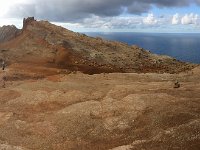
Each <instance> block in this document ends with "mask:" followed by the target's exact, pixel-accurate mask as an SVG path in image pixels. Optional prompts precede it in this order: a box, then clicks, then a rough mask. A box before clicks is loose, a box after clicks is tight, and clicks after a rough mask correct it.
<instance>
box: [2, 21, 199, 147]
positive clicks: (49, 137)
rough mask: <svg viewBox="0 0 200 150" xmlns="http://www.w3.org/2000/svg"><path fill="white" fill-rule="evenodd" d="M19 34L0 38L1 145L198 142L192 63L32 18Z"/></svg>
mask: <svg viewBox="0 0 200 150" xmlns="http://www.w3.org/2000/svg"><path fill="white" fill-rule="evenodd" d="M18 33H19V34H16V36H14V38H7V36H9V34H6V36H4V38H3V39H4V42H2V43H0V57H1V59H6V62H7V63H8V64H9V66H8V67H6V69H5V70H1V69H0V150H199V149H200V145H199V143H200V93H199V91H200V67H199V66H198V67H195V65H191V64H187V63H184V62H180V61H177V60H175V59H173V58H170V57H167V56H158V55H154V54H151V53H150V52H148V51H146V50H144V49H141V48H139V47H137V46H128V45H126V44H124V43H119V42H111V41H107V40H103V39H101V38H91V37H88V36H86V35H83V34H79V33H74V32H72V31H69V30H66V29H64V28H62V27H58V26H55V25H53V24H50V23H49V22H46V21H36V20H34V18H28V19H24V24H23V29H22V30H19V31H18ZM11 34H12V33H11ZM193 67H195V68H193ZM192 68H193V69H192ZM190 69H191V70H190ZM77 70H79V71H77ZM186 70H187V71H186ZM188 70H189V71H188ZM80 71H81V72H80ZM182 71H186V72H182ZM82 72H83V73H82ZM101 72H102V73H101ZM103 72H123V73H103ZM124 72H136V73H124ZM137 72H139V73H137ZM141 72H150V73H145V74H143V73H141ZM152 72H155V73H152ZM158 72H160V73H162V74H159V73H158ZM163 72H168V73H163ZM178 72H181V73H178ZM84 73H89V74H93V73H100V74H94V75H88V74H84ZM169 73H174V74H169ZM176 73H178V74H176ZM176 80H178V81H179V83H180V87H179V88H174V83H175V81H176Z"/></svg>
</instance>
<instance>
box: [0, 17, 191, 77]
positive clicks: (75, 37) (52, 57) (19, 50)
mask: <svg viewBox="0 0 200 150" xmlns="http://www.w3.org/2000/svg"><path fill="white" fill-rule="evenodd" d="M4 28H5V27H4ZM9 29H13V30H14V31H13V32H12V34H8V35H9V36H6V37H5V36H4V34H2V37H3V38H0V40H1V39H2V40H1V41H3V43H0V52H1V53H0V57H1V58H2V59H6V60H7V62H8V63H9V64H12V63H16V62H17V63H31V64H38V65H41V66H51V67H60V68H65V69H68V70H71V71H81V72H83V73H89V74H94V73H101V72H160V73H163V72H168V73H178V72H182V71H186V70H189V69H191V68H193V65H190V64H187V63H183V62H180V61H177V60H176V59H174V58H171V57H168V56H158V55H155V54H152V53H150V52H149V51H146V50H144V49H142V48H139V47H137V46H129V45H127V44H125V43H120V42H114V41H108V40H104V39H101V38H92V37H88V36H86V35H84V34H79V33H75V32H72V31H69V30H67V29H65V28H62V27H59V26H56V25H53V24H51V23H49V22H47V21H36V20H35V19H34V18H33V17H31V18H27V19H24V21H23V29H22V30H21V31H19V30H18V29H16V28H15V27H14V26H12V28H11V27H9ZM6 31H7V30H3V32H4V33H6ZM11 31H12V30H9V33H10V32H11ZM6 35H7V34H6ZM11 37H12V38H11ZM13 37H15V38H13Z"/></svg>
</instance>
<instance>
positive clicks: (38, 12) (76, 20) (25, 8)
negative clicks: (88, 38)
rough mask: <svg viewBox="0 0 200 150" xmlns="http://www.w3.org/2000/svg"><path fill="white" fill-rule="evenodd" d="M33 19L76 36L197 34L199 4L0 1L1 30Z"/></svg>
mask: <svg viewBox="0 0 200 150" xmlns="http://www.w3.org/2000/svg"><path fill="white" fill-rule="evenodd" d="M32 16H34V17H35V18H36V19H37V20H48V21H49V22H52V23H54V24H56V25H60V26H63V27H65V28H68V29H70V30H73V31H75V32H152V33H154V32H162V33H200V0H0V26H3V25H12V24H13V25H16V26H17V27H18V28H21V27H22V20H23V18H26V17H32Z"/></svg>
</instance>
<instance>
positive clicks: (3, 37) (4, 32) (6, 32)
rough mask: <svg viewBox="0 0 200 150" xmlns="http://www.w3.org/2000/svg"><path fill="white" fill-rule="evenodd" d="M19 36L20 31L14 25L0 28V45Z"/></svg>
mask: <svg viewBox="0 0 200 150" xmlns="http://www.w3.org/2000/svg"><path fill="white" fill-rule="evenodd" d="M19 34H20V30H19V29H17V28H16V27H15V26H14V25H11V26H3V27H0V43H3V42H6V41H9V40H11V39H14V38H15V37H17V36H18V35H19Z"/></svg>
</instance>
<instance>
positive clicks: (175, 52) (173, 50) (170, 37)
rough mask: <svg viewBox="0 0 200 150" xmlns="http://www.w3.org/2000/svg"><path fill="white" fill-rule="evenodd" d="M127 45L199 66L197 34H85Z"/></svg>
mask: <svg viewBox="0 0 200 150" xmlns="http://www.w3.org/2000/svg"><path fill="white" fill-rule="evenodd" d="M85 34H87V35H89V36H93V37H102V38H105V39H108V40H115V41H120V42H124V43H128V44H129V45H138V46H140V47H142V48H144V49H146V50H150V51H151V52H152V53H156V54H162V55H168V56H172V57H174V58H176V59H178V60H181V61H186V62H191V63H198V64H200V34H197V33H132V32H131V33H127V32H125V33H122V32H114V33H110V32H106V33H105V32H102V33H96V32H95V33H94V32H92V33H91V32H90V33H88V32H87V33H85Z"/></svg>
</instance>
